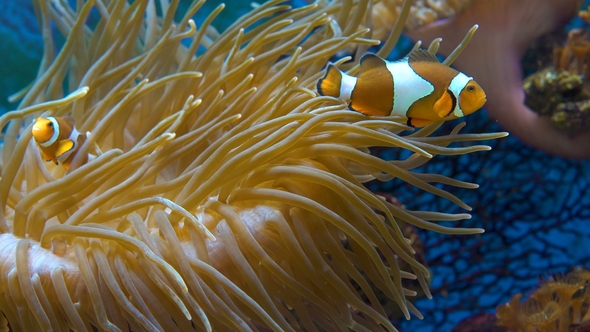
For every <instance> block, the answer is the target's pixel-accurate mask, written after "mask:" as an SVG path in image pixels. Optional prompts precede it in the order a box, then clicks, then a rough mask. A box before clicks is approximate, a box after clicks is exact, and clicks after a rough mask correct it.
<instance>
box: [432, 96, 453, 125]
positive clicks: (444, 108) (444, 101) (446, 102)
mask: <svg viewBox="0 0 590 332" xmlns="http://www.w3.org/2000/svg"><path fill="white" fill-rule="evenodd" d="M455 106H457V98H455V96H454V95H453V93H452V92H451V91H449V90H447V91H445V93H443V95H442V96H441V97H440V98H439V99H438V100H437V101H436V103H434V112H435V113H436V114H438V116H439V117H440V118H441V119H443V118H446V117H447V116H448V115H449V114H451V113H452V112H453V110H454V109H455Z"/></svg>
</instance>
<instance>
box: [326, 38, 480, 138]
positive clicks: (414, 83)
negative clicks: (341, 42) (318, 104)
mask: <svg viewBox="0 0 590 332" xmlns="http://www.w3.org/2000/svg"><path fill="white" fill-rule="evenodd" d="M360 65H361V69H360V73H359V75H358V77H354V76H350V75H347V74H345V73H343V72H342V71H340V70H339V69H338V68H336V67H335V66H334V65H332V64H330V65H328V68H327V70H326V75H325V76H324V77H323V78H322V79H320V80H319V81H318V84H317V90H318V92H319V93H320V94H321V95H324V96H332V97H336V98H340V99H341V100H343V101H345V102H348V103H349V104H348V108H350V109H351V110H354V111H357V112H360V113H363V114H366V115H378V116H387V115H400V116H405V117H406V118H407V119H408V120H407V124H408V125H410V126H413V127H422V126H425V125H428V124H430V123H432V122H436V121H446V120H451V119H455V118H459V117H463V116H465V115H469V114H471V113H473V112H475V111H477V110H478V109H480V108H481V107H483V105H484V104H485V102H486V95H485V92H484V91H483V89H482V88H481V87H480V86H479V84H477V82H475V81H474V80H473V78H471V77H468V76H467V75H465V74H463V73H461V72H459V71H457V70H455V69H453V68H450V67H448V66H445V65H444V64H442V63H440V61H439V60H438V59H437V58H436V56H435V55H434V54H432V53H430V52H428V51H427V50H416V51H414V52H412V53H411V54H410V55H409V56H407V57H405V58H403V59H401V60H399V61H393V62H391V61H387V60H384V59H382V58H380V57H379V56H377V55H375V54H370V53H367V54H365V55H364V56H363V57H362V58H361V61H360Z"/></svg>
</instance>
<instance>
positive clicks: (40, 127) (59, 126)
mask: <svg viewBox="0 0 590 332" xmlns="http://www.w3.org/2000/svg"><path fill="white" fill-rule="evenodd" d="M33 138H34V139H35V141H36V142H37V144H38V145H39V148H40V149H41V151H42V152H43V156H44V158H45V161H53V162H54V163H55V164H56V165H57V164H58V163H59V164H61V165H63V167H64V168H65V169H66V170H67V169H68V168H69V167H70V163H71V162H72V160H73V159H74V156H75V155H76V151H77V150H78V148H79V147H80V145H82V144H83V143H84V142H85V141H86V135H85V134H81V133H80V132H78V130H76V127H75V126H74V119H73V118H71V117H69V116H64V117H57V118H54V117H52V116H48V117H41V118H37V120H35V123H34V124H33ZM87 159H88V158H85V159H84V161H83V163H86V162H87V161H88V160H87Z"/></svg>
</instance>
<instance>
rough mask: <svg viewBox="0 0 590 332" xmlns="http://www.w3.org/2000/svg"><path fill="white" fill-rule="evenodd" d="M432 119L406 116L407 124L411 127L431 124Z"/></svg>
mask: <svg viewBox="0 0 590 332" xmlns="http://www.w3.org/2000/svg"><path fill="white" fill-rule="evenodd" d="M432 122H434V121H432V120H427V119H416V118H408V126H412V127H424V126H427V125H429V124H431V123H432Z"/></svg>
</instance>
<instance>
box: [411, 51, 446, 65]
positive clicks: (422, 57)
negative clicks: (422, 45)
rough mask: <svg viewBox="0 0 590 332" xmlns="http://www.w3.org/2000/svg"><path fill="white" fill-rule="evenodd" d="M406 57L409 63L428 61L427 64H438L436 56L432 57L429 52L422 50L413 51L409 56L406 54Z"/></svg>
mask: <svg viewBox="0 0 590 332" xmlns="http://www.w3.org/2000/svg"><path fill="white" fill-rule="evenodd" d="M408 57H409V60H410V61H428V62H438V63H440V60H438V58H437V57H436V55H434V54H433V53H431V52H430V51H428V50H424V49H418V50H415V51H413V52H411V53H410V54H408Z"/></svg>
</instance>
